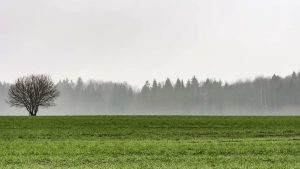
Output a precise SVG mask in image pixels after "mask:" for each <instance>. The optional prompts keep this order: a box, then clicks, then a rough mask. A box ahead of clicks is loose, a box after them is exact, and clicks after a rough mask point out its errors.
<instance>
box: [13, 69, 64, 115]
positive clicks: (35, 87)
mask: <svg viewBox="0 0 300 169" xmlns="http://www.w3.org/2000/svg"><path fill="white" fill-rule="evenodd" d="M8 96H9V99H8V103H9V104H10V105H11V106H14V107H25V108H26V109H27V111H28V112H29V115H30V116H36V114H37V112H38V110H39V107H50V106H54V105H55V104H54V101H55V99H56V98H57V97H58V96H59V92H58V90H57V89H56V85H55V84H54V83H53V81H52V79H51V78H50V77H49V76H46V75H31V76H26V77H20V78H18V79H17V81H16V83H15V84H13V85H11V86H10V89H9V92H8Z"/></svg>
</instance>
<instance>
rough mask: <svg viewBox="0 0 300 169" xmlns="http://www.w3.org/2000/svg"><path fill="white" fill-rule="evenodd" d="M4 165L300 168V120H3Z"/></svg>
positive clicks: (0, 152)
mask: <svg viewBox="0 0 300 169" xmlns="http://www.w3.org/2000/svg"><path fill="white" fill-rule="evenodd" d="M0 168H128V169H129V168H130V169H133V168H143V169H144V168H180V169H181V168H270V169H274V168H287V169H292V168H300V117H201V116H200V117H186V116H181V117H180V116H169V117H168V116H91V117H0Z"/></svg>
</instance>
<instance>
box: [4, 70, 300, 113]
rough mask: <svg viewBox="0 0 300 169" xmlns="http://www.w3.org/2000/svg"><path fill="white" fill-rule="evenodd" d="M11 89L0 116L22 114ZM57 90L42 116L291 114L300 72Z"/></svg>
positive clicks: (73, 85)
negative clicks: (231, 80) (9, 101)
mask: <svg viewBox="0 0 300 169" xmlns="http://www.w3.org/2000/svg"><path fill="white" fill-rule="evenodd" d="M9 86H10V84H8V83H3V82H2V83H0V112H2V114H1V115H14V114H15V115H20V114H24V110H21V109H12V108H11V107H10V106H9V104H7V93H8V90H9ZM57 88H58V90H59V91H60V93H61V96H60V97H59V98H58V100H57V102H56V107H54V108H52V109H49V110H47V111H45V112H44V114H43V113H42V114H41V115H48V114H50V115H51V114H56V115H57V114H61V115H103V114H165V115H171V114H175V115H176V114H178V115H253V114H254V115H268V114H282V115H292V114H297V113H298V112H299V110H300V73H298V74H297V73H293V74H291V75H290V76H287V77H280V76H277V75H273V76H272V77H259V78H256V79H254V80H252V81H251V80H248V81H238V82H235V83H232V84H228V83H223V82H221V81H216V80H211V79H207V80H205V81H199V80H198V79H197V78H196V77H193V78H191V79H190V80H188V81H183V80H180V79H177V81H174V82H173V81H171V80H170V79H167V80H166V81H164V82H157V81H156V80H153V81H151V82H150V81H146V83H145V85H144V86H143V87H142V88H141V89H137V88H134V87H132V86H130V85H128V84H127V83H113V82H97V81H89V82H87V83H84V82H83V80H82V79H81V78H79V79H78V80H77V82H73V81H71V80H62V81H60V82H58V83H57ZM12 110H14V111H12ZM8 112H10V113H8ZM12 112H14V113H12Z"/></svg>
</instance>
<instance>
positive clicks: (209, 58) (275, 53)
mask: <svg viewBox="0 0 300 169" xmlns="http://www.w3.org/2000/svg"><path fill="white" fill-rule="evenodd" d="M299 9H300V1H299V0H105V1H104V0H26V1H24V0H0V80H1V81H8V82H13V81H14V80H15V79H16V78H17V77H18V76H22V75H26V74H30V73H47V74H50V75H52V77H53V78H54V79H55V80H57V79H63V78H65V77H69V78H73V79H76V78H77V77H79V76H81V77H82V78H83V79H85V80H88V79H96V80H104V81H127V82H128V83H130V84H133V85H136V86H141V85H142V84H143V83H144V82H145V80H152V79H154V78H156V79H157V80H159V81H161V80H163V79H166V78H167V77H170V78H171V79H173V80H175V78H177V77H179V78H182V79H187V78H191V77H192V76H193V75H196V76H197V77H198V78H199V79H205V78H207V77H211V78H216V79H221V80H225V81H229V82H232V81H235V80H238V79H246V78H253V77H255V76H258V75H265V76H270V75H272V74H273V73H276V74H279V75H287V74H290V73H292V71H299V70H300V46H299V45H300V10H299Z"/></svg>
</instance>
